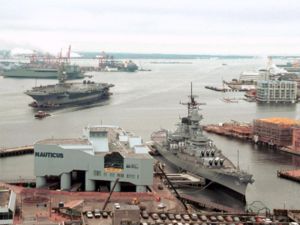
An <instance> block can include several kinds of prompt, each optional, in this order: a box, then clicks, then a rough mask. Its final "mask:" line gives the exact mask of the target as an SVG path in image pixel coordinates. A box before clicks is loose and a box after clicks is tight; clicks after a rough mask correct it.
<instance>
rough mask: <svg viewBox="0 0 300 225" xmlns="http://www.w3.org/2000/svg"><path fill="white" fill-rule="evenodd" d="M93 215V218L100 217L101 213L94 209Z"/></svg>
mask: <svg viewBox="0 0 300 225" xmlns="http://www.w3.org/2000/svg"><path fill="white" fill-rule="evenodd" d="M94 216H95V218H100V217H101V213H100V210H99V209H95V210H94Z"/></svg>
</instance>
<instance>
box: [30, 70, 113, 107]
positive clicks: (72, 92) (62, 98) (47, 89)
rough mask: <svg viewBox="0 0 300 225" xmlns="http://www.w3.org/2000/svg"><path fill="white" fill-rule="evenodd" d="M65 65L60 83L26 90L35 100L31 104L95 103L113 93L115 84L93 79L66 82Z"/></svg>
mask: <svg viewBox="0 0 300 225" xmlns="http://www.w3.org/2000/svg"><path fill="white" fill-rule="evenodd" d="M66 79H67V77H66V72H65V67H64V66H62V68H60V72H59V83H58V84H55V85H46V86H38V87H33V88H32V89H31V90H27V91H25V94H26V95H29V96H30V97H32V98H33V99H34V100H35V101H34V102H33V103H31V104H29V105H30V106H32V107H35V108H57V107H62V106H66V105H81V104H88V103H95V102H98V101H101V100H103V99H106V98H108V97H109V96H110V95H111V93H110V92H109V89H110V88H111V87H113V86H114V85H113V84H108V83H95V82H93V81H89V80H88V81H86V80H84V81H83V82H70V83H68V82H66Z"/></svg>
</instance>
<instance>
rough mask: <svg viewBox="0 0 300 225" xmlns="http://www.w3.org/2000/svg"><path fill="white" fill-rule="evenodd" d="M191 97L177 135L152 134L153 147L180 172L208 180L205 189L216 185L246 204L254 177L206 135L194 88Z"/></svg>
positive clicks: (176, 132) (157, 132) (160, 132)
mask: <svg viewBox="0 0 300 225" xmlns="http://www.w3.org/2000/svg"><path fill="white" fill-rule="evenodd" d="M189 97H190V101H189V102H188V103H182V104H184V105H187V108H188V115H187V116H186V117H183V118H181V122H180V123H179V124H178V128H177V129H176V130H175V131H174V132H171V131H168V130H166V129H161V130H159V131H156V132H154V133H152V135H151V139H152V141H153V142H152V147H153V148H154V150H156V151H157V153H158V154H160V155H161V156H162V157H163V158H165V160H166V161H167V162H168V163H170V164H171V165H173V166H175V167H176V168H178V169H179V170H181V171H188V172H190V173H192V174H195V175H198V176H201V177H203V178H205V179H206V181H207V182H206V187H208V186H210V185H217V186H220V187H221V188H224V190H228V191H229V192H230V193H233V194H234V195H235V196H237V197H239V199H242V200H245V193H246V188H247V185H248V184H249V183H253V182H254V180H253V178H252V175H251V174H248V173H247V172H245V171H242V170H240V169H239V166H237V167H236V166H235V165H234V164H233V163H232V162H231V161H230V160H229V159H228V158H227V157H226V156H224V155H223V154H222V152H221V150H220V149H218V148H217V147H216V146H215V145H214V144H213V142H212V141H211V140H210V139H208V138H207V137H206V136H205V135H203V130H202V127H201V126H200V123H199V122H200V121H201V120H202V119H203V117H202V115H201V114H199V105H200V103H198V102H196V101H195V96H194V95H193V93H192V87H191V95H190V96H189Z"/></svg>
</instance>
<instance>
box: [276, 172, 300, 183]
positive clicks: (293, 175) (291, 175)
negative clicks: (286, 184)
mask: <svg viewBox="0 0 300 225" xmlns="http://www.w3.org/2000/svg"><path fill="white" fill-rule="evenodd" d="M277 176H278V177H282V178H285V179H288V180H292V181H296V182H299V183H300V169H297V170H281V171H280V170H279V171H277Z"/></svg>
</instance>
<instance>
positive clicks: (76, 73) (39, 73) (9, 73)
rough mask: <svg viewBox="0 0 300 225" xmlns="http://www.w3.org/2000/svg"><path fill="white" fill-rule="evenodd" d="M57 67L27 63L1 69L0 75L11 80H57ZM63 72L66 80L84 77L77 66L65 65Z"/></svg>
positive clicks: (55, 65) (54, 65)
mask: <svg viewBox="0 0 300 225" xmlns="http://www.w3.org/2000/svg"><path fill="white" fill-rule="evenodd" d="M58 67H59V65H57V64H45V63H28V64H23V65H18V66H13V67H11V68H7V69H3V70H2V72H0V74H1V75H2V76H3V77H13V78H40V79H42V78H44V79H53V78H55V79H57V78H58V73H59V68H58ZM65 72H66V76H67V78H68V79H81V78H83V77H84V76H83V73H82V71H81V69H80V67H79V66H78V65H71V64H67V65H65Z"/></svg>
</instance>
